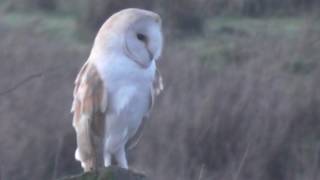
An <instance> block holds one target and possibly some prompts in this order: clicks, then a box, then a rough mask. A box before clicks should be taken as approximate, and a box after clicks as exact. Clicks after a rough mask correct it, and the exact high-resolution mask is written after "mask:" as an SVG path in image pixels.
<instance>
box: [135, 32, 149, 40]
mask: <svg viewBox="0 0 320 180" xmlns="http://www.w3.org/2000/svg"><path fill="white" fill-rule="evenodd" d="M137 38H138V39H139V40H140V41H146V40H147V37H146V36H145V35H143V34H140V33H138V34H137Z"/></svg>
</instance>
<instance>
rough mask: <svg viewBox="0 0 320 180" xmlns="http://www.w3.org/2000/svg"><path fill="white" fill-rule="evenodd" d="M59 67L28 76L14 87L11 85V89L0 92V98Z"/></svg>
mask: <svg viewBox="0 0 320 180" xmlns="http://www.w3.org/2000/svg"><path fill="white" fill-rule="evenodd" d="M59 67H61V66H56V67H53V68H47V69H46V70H44V71H42V72H39V73H36V74H31V75H29V76H27V77H26V78H24V79H23V80H21V81H19V82H18V83H16V84H15V85H13V86H12V87H10V88H8V89H6V90H4V91H1V92H0V97H1V96H3V95H6V94H8V93H11V92H12V91H14V90H16V89H18V88H19V87H21V86H23V85H24V84H26V83H28V82H29V81H31V80H33V79H35V78H38V77H41V76H43V75H45V74H46V73H49V72H51V71H54V70H56V69H58V68H59Z"/></svg>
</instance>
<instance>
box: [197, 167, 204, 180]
mask: <svg viewBox="0 0 320 180" xmlns="http://www.w3.org/2000/svg"><path fill="white" fill-rule="evenodd" d="M203 171H204V164H202V165H201V168H200V172H199V177H198V180H201V179H202V177H203Z"/></svg>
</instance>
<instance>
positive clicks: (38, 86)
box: [0, 1, 320, 180]
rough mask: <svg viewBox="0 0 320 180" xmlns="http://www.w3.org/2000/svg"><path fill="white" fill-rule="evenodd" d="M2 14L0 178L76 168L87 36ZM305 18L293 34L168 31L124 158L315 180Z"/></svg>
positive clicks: (312, 80)
mask: <svg viewBox="0 0 320 180" xmlns="http://www.w3.org/2000/svg"><path fill="white" fill-rule="evenodd" d="M216 2H218V1H216ZM228 2H229V1H228ZM230 2H231V1H230ZM232 2H233V1H232ZM237 2H238V1H237ZM239 2H242V1H239ZM243 2H246V1H243ZM259 2H260V1H259ZM261 2H262V1H261ZM288 2H289V1H288ZM208 9H209V8H208ZM208 9H206V10H207V11H208ZM173 12H176V11H175V10H173ZM4 19H5V18H0V37H1V41H0V62H1V65H0V77H1V78H0V94H1V95H0V114H1V116H0V117H1V119H0V179H1V180H2V179H3V180H7V179H8V180H25V179H34V180H42V179H54V178H57V177H61V176H62V175H68V174H75V173H78V172H81V168H80V165H79V164H78V163H77V162H75V161H74V155H73V153H74V150H75V133H74V131H73V129H72V126H71V122H72V120H71V119H72V118H71V114H70V113H69V111H70V106H71V101H72V89H73V81H74V79H75V76H76V73H77V71H78V70H79V68H80V67H81V65H82V64H83V62H84V61H85V60H86V58H87V56H88V53H89V50H90V45H87V44H83V43H80V42H68V41H64V40H62V39H61V37H60V36H57V37H56V36H53V35H52V32H48V31H40V30H41V28H39V27H41V26H43V24H44V23H43V21H42V20H41V18H39V19H34V21H30V22H28V23H27V24H23V23H22V25H18V26H12V25H8V23H6V22H5V21H4ZM265 20H266V19H260V20H258V21H265ZM213 21H218V19H214V20H213ZM303 22H304V23H303V24H302V25H301V27H299V29H298V31H296V32H295V33H293V34H290V32H291V31H289V30H288V32H287V31H286V33H277V32H274V29H277V28H279V27H278V26H279V25H277V26H276V27H274V26H272V25H270V26H268V25H267V26H263V28H262V30H261V31H260V30H259V31H255V29H253V28H255V27H254V26H253V25H252V26H251V25H250V24H249V25H246V24H244V26H245V27H246V28H244V29H238V28H234V27H231V26H226V25H225V26H221V27H220V28H217V29H213V30H210V31H209V30H208V27H207V26H208V25H207V24H206V23H204V24H203V26H204V27H205V28H204V30H203V33H201V34H197V35H193V36H190V35H189V36H188V37H184V36H183V35H182V37H184V38H182V39H177V38H174V37H172V36H171V37H170V38H168V39H170V40H167V41H166V48H165V51H164V55H163V57H162V59H161V61H160V68H161V70H162V74H163V76H164V83H165V90H164V92H163V93H162V94H161V95H160V97H159V98H158V99H157V101H156V104H155V106H154V107H155V109H154V110H153V113H152V116H151V117H152V118H151V119H150V120H149V122H147V124H146V127H145V129H144V131H143V132H144V133H143V136H142V139H141V140H140V142H139V144H138V145H137V146H136V147H135V148H134V149H132V150H129V153H128V155H129V162H131V164H130V165H131V167H133V169H136V170H137V171H142V172H145V173H146V174H147V175H148V176H150V177H152V178H153V179H155V180H164V179H177V180H178V179H184V180H189V179H190V180H194V179H201V180H212V179H220V180H230V179H233V180H256V179H259V180H269V179H273V180H304V179H305V180H309V179H319V178H320V174H319V172H320V171H319V170H320V165H319V163H320V157H319V155H320V143H319V142H320V141H319V140H320V131H319V129H320V121H319V117H320V107H319V106H320V104H319V103H320V86H319V84H320V79H319V78H318V77H319V76H320V68H319V62H318V60H319V57H320V52H319V49H320V34H319V26H318V25H316V21H312V20H310V19H304V21H303ZM243 23H245V22H243ZM242 25H243V24H242ZM248 27H249V28H248ZM39 29H40V30H39ZM209 29H210V28H209ZM248 29H249V30H248ZM167 31H169V32H170V31H171V29H169V30H168V29H167ZM226 41H227V42H226ZM229 43H230V44H229ZM88 44H91V42H90V43H88ZM28 77H31V78H28ZM25 81H26V82H25ZM20 82H24V83H20ZM17 84H18V86H17ZM12 87H16V88H12ZM1 92H5V93H1Z"/></svg>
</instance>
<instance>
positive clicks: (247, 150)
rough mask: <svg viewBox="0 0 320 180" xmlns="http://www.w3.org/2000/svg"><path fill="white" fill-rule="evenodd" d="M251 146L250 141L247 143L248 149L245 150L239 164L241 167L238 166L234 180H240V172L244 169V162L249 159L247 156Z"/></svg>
mask: <svg viewBox="0 0 320 180" xmlns="http://www.w3.org/2000/svg"><path fill="white" fill-rule="evenodd" d="M249 148H250V143H249V144H248V145H247V147H246V151H245V152H244V154H243V156H242V159H241V161H240V164H239V167H238V170H237V172H236V174H235V176H234V177H233V180H238V178H239V176H240V173H241V170H242V167H243V165H244V162H245V161H246V159H247V156H248V152H249Z"/></svg>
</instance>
